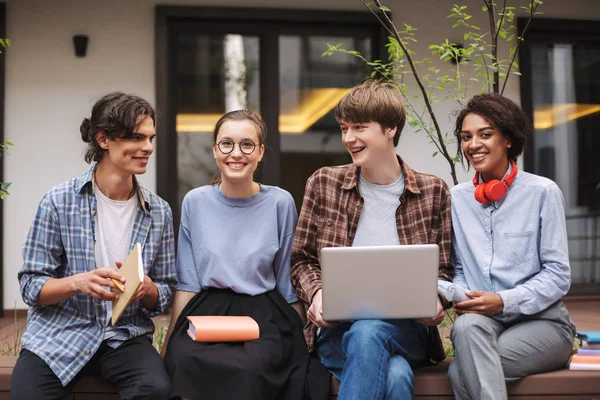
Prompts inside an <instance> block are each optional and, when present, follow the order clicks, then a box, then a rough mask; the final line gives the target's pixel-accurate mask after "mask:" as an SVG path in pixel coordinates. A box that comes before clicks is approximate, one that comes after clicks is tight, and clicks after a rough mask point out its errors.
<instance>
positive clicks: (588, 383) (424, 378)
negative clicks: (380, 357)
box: [332, 361, 600, 400]
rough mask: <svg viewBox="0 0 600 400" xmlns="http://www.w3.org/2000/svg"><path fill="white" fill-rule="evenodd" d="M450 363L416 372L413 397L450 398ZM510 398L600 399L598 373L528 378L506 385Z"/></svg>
mask: <svg viewBox="0 0 600 400" xmlns="http://www.w3.org/2000/svg"><path fill="white" fill-rule="evenodd" d="M449 365H450V362H449V361H445V362H442V363H441V364H439V365H435V366H431V367H424V368H420V369H417V370H416V371H415V398H417V399H420V400H421V399H423V400H424V399H428V400H449V399H453V398H454V396H453V395H452V388H451V387H450V383H449V382H448V366H449ZM338 388H339V382H337V379H334V383H333V384H332V399H336V398H337V391H338ZM508 394H509V398H510V399H523V400H542V399H551V400H600V372H596V371H569V370H568V369H563V370H560V371H554V372H548V373H545V374H539V375H531V376H528V377H526V378H524V379H522V380H520V381H518V382H514V383H509V385H508Z"/></svg>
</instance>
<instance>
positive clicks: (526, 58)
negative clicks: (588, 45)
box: [517, 18, 600, 297]
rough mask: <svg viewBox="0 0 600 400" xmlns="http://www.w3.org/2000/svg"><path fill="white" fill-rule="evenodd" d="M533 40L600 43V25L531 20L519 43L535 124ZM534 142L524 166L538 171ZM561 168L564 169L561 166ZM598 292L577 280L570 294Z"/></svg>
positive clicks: (599, 287)
mask: <svg viewBox="0 0 600 400" xmlns="http://www.w3.org/2000/svg"><path fill="white" fill-rule="evenodd" d="M527 24H528V18H519V19H518V21H517V26H518V28H517V29H518V31H519V32H523V29H524V28H525V26H526V25H527ZM533 41H537V42H540V41H543V42H548V43H575V42H579V43H581V42H596V43H598V44H600V24H598V22H597V21H588V20H570V19H557V18H534V19H533V20H531V22H530V23H529V28H528V31H527V33H526V36H525V40H524V41H523V42H522V43H521V45H520V46H519V62H520V72H521V73H522V76H520V87H521V90H520V95H521V108H522V109H523V111H524V112H525V114H526V115H527V116H528V117H529V119H530V121H531V122H532V123H533V111H534V104H533V80H532V78H531V77H532V76H533V66H532V63H531V45H532V42H533ZM534 141H535V135H533V137H532V138H531V140H529V142H528V143H527V144H526V146H525V149H524V151H523V166H524V169H525V170H526V171H534V170H535V152H534V150H535V149H534ZM557 167H558V168H560V166H557ZM592 218H593V217H592ZM596 218H597V217H596ZM572 240H573V239H572ZM598 293H600V282H599V283H575V284H572V285H571V289H570V290H569V292H568V293H567V296H569V297H572V296H597V295H598Z"/></svg>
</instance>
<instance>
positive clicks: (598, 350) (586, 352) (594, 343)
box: [569, 331, 600, 371]
mask: <svg viewBox="0 0 600 400" xmlns="http://www.w3.org/2000/svg"><path fill="white" fill-rule="evenodd" d="M577 337H578V338H579V339H581V347H579V350H577V354H575V355H574V356H573V359H572V360H571V364H570V365H569V369H571V370H578V371H600V332H589V331H588V332H577Z"/></svg>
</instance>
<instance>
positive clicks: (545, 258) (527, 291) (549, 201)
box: [498, 183, 571, 315]
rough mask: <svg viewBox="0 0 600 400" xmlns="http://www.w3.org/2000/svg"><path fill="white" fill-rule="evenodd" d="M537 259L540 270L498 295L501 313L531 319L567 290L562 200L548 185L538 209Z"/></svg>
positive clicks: (566, 261)
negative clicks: (517, 314) (502, 302)
mask: <svg viewBox="0 0 600 400" xmlns="http://www.w3.org/2000/svg"><path fill="white" fill-rule="evenodd" d="M539 221H540V222H539V223H540V236H539V251H538V254H539V258H540V264H541V270H540V272H538V273H537V274H535V275H534V276H533V277H531V278H530V279H529V280H527V281H526V282H525V283H523V284H521V285H518V286H517V287H515V288H513V289H508V290H503V291H500V292H498V294H499V295H500V296H501V297H502V300H503V301H504V313H507V314H510V313H520V314H525V315H532V314H535V313H538V312H540V311H543V310H545V309H546V308H548V307H549V306H550V305H552V304H553V303H555V302H556V301H558V300H559V299H560V298H561V297H563V296H564V295H565V294H566V293H567V291H568V290H569V287H570V286H571V266H570V264H569V251H568V246H567V227H566V222H565V211H564V200H563V196H562V193H561V191H560V189H559V188H558V186H557V185H556V184H554V183H553V184H552V185H549V186H548V187H547V188H546V191H545V193H544V198H543V201H542V203H541V208H540V216H539Z"/></svg>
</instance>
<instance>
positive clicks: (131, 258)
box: [111, 243, 144, 326]
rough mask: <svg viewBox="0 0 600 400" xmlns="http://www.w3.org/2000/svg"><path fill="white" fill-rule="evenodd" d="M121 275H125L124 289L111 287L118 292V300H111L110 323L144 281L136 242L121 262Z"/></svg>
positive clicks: (116, 318)
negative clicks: (122, 290)
mask: <svg viewBox="0 0 600 400" xmlns="http://www.w3.org/2000/svg"><path fill="white" fill-rule="evenodd" d="M119 272H120V273H121V275H123V276H124V277H125V291H124V292H121V291H119V290H117V289H111V290H112V291H113V293H116V294H118V295H119V296H120V297H119V299H118V300H116V301H113V302H112V324H113V326H114V325H116V323H117V321H118V320H119V318H120V317H121V314H123V311H125V308H127V306H128V305H129V301H130V300H131V298H132V297H133V295H134V294H135V292H136V291H137V289H138V288H139V287H140V285H141V284H142V282H143V281H144V264H143V262H142V246H141V245H140V244H139V243H136V244H135V246H133V249H132V250H131V252H130V253H129V255H128V256H127V258H126V259H125V261H124V262H123V265H122V266H121V269H119Z"/></svg>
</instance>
